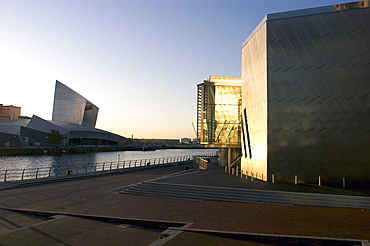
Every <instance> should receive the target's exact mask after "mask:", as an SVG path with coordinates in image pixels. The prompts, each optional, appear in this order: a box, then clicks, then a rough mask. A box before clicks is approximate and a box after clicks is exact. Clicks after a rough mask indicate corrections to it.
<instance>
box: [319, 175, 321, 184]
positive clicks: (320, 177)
mask: <svg viewBox="0 0 370 246" xmlns="http://www.w3.org/2000/svg"><path fill="white" fill-rule="evenodd" d="M319 186H321V176H319Z"/></svg>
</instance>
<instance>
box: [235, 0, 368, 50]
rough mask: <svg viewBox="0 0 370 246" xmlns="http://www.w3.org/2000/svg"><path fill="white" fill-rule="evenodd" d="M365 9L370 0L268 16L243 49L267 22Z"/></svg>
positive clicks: (244, 43) (246, 41) (248, 38)
mask: <svg viewBox="0 0 370 246" xmlns="http://www.w3.org/2000/svg"><path fill="white" fill-rule="evenodd" d="M363 8H370V0H364V1H358V2H350V3H343V4H335V5H328V6H322V7H315V8H308V9H299V10H292V11H285V12H279V13H273V14H267V15H266V16H265V17H264V18H263V19H262V21H261V22H260V23H259V24H258V25H257V27H256V28H255V29H254V30H253V31H252V33H251V34H250V35H249V36H248V37H247V39H246V40H245V41H244V42H243V45H242V47H244V46H245V45H246V44H247V43H248V41H249V40H250V39H251V38H252V37H253V36H254V34H255V33H256V32H257V31H258V30H259V29H260V28H261V26H262V25H263V24H265V22H266V21H272V20H279V19H287V18H293V17H302V16H308V15H316V14H326V13H334V12H339V11H346V10H351V9H363Z"/></svg>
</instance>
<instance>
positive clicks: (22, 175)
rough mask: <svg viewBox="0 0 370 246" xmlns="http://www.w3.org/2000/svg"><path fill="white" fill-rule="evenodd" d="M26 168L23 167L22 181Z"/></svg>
mask: <svg viewBox="0 0 370 246" xmlns="http://www.w3.org/2000/svg"><path fill="white" fill-rule="evenodd" d="M25 170H26V169H23V171H22V181H23V177H24V171H25Z"/></svg>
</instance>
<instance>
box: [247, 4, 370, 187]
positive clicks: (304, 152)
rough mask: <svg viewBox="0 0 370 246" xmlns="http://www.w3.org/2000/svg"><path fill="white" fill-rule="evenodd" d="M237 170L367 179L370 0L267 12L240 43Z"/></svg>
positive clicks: (311, 178) (288, 177)
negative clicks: (240, 90)
mask: <svg viewBox="0 0 370 246" xmlns="http://www.w3.org/2000/svg"><path fill="white" fill-rule="evenodd" d="M242 81H243V85H242V87H243V89H242V98H243V99H242V122H243V131H242V137H241V139H242V152H243V158H242V160H241V169H242V171H243V173H248V175H251V174H253V176H255V177H257V178H259V179H262V180H270V179H271V178H272V176H273V175H274V178H275V180H284V181H293V180H294V177H295V175H297V177H298V182H312V183H316V182H317V180H318V177H319V176H320V177H321V178H322V180H323V181H326V182H335V183H337V182H341V181H342V178H343V177H345V178H346V180H348V181H349V182H358V183H363V182H369V177H370V124H369V122H370V2H369V1H368V0H367V1H362V2H354V3H348V4H338V5H334V6H326V7H319V8H313V9H305V10H297V11H290V12H284V13H277V14H269V15H267V16H266V17H265V18H264V19H263V20H262V21H261V23H260V24H259V25H258V26H257V27H256V29H255V30H254V31H253V33H252V34H251V35H250V36H249V37H248V38H247V39H246V41H245V42H244V44H243V48H242Z"/></svg>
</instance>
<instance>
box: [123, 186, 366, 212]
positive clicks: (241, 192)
mask: <svg viewBox="0 0 370 246" xmlns="http://www.w3.org/2000/svg"><path fill="white" fill-rule="evenodd" d="M119 193H121V194H133V195H145V196H158V197H170V198H179V199H191V200H210V201H227V202H246V203H261V204H275V205H288V206H294V205H302V206H324V207H341V208H360V209H370V197H362V196H344V195H328V194H317V193H300V192H286V191H269V190H255V189H241V188H225V187H214V186H198V185H185V184H173V183H163V182H157V181H155V180H154V181H145V182H142V183H138V184H134V185H130V186H126V187H124V188H122V189H121V190H120V191H119Z"/></svg>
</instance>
